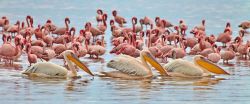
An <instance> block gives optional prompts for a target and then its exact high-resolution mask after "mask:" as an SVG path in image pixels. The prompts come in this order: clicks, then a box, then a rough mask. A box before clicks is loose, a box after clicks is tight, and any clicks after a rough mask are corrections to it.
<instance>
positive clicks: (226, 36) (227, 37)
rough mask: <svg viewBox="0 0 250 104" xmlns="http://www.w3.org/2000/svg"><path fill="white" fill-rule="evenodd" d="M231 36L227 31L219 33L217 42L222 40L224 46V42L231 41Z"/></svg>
mask: <svg viewBox="0 0 250 104" xmlns="http://www.w3.org/2000/svg"><path fill="white" fill-rule="evenodd" d="M231 38H232V36H231V35H230V33H229V32H227V31H226V32H224V33H220V34H219V36H218V37H217V40H216V41H217V42H222V44H223V47H226V44H227V43H228V42H230V41H231Z"/></svg>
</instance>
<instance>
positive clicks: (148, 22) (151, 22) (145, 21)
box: [142, 16, 154, 29]
mask: <svg viewBox="0 0 250 104" xmlns="http://www.w3.org/2000/svg"><path fill="white" fill-rule="evenodd" d="M142 23H143V24H144V25H146V29H148V27H147V26H148V25H149V26H151V29H153V25H154V21H153V20H152V19H151V18H149V17H147V16H145V17H144V18H143V21H142Z"/></svg>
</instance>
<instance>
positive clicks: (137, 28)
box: [132, 17, 143, 33]
mask: <svg viewBox="0 0 250 104" xmlns="http://www.w3.org/2000/svg"><path fill="white" fill-rule="evenodd" d="M132 23H133V32H136V33H138V32H140V31H142V30H143V26H142V24H143V20H142V19H141V20H140V26H138V25H137V26H136V24H137V18H136V17H133V18H132Z"/></svg>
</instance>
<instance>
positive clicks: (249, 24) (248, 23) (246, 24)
mask: <svg viewBox="0 0 250 104" xmlns="http://www.w3.org/2000/svg"><path fill="white" fill-rule="evenodd" d="M239 27H241V28H243V29H248V28H250V21H244V22H241V23H240V25H239Z"/></svg>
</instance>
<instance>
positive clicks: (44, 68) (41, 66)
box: [22, 50, 94, 78]
mask: <svg viewBox="0 0 250 104" xmlns="http://www.w3.org/2000/svg"><path fill="white" fill-rule="evenodd" d="M62 54H63V57H64V60H65V61H66V62H67V64H68V67H69V69H70V70H69V71H68V70H67V69H66V68H64V67H62V66H60V65H57V64H54V63H51V62H40V63H36V64H34V65H33V66H31V67H29V68H28V69H26V70H24V71H23V72H22V74H26V75H28V76H35V77H63V78H66V77H73V78H75V77H77V71H76V69H75V67H74V65H73V63H72V62H74V63H75V64H76V65H77V66H78V67H80V68H81V69H83V70H84V71H85V72H87V73H88V74H90V75H92V76H94V75H93V74H92V72H91V71H90V70H89V69H88V68H87V67H86V66H85V65H84V64H83V63H82V62H81V61H80V60H79V59H78V58H77V57H76V56H75V54H74V53H73V52H72V51H70V50H66V51H64V52H63V53H62ZM71 61H72V62H71Z"/></svg>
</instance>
